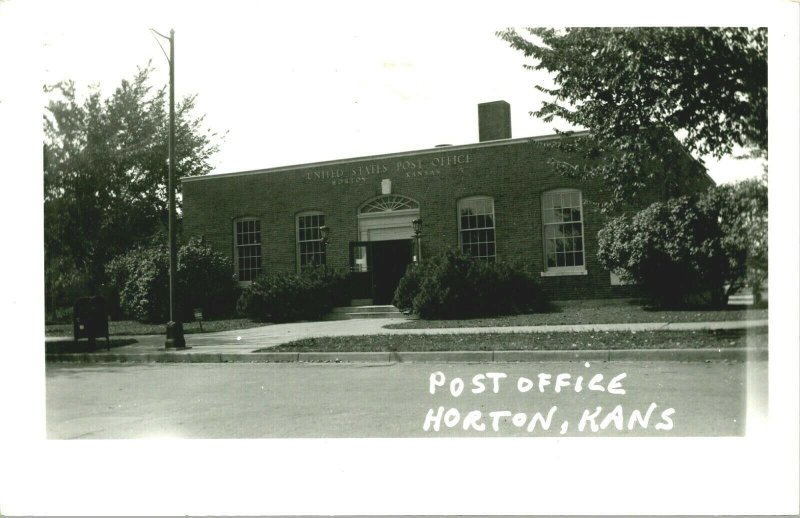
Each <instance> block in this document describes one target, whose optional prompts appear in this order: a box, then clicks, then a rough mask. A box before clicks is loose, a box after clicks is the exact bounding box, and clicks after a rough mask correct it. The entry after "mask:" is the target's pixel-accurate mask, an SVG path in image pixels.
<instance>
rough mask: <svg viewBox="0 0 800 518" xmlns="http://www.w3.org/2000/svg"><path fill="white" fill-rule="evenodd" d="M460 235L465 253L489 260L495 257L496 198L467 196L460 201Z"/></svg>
mask: <svg viewBox="0 0 800 518" xmlns="http://www.w3.org/2000/svg"><path fill="white" fill-rule="evenodd" d="M458 235H459V241H460V242H461V250H462V251H463V252H464V253H465V254H469V255H471V256H473V257H479V258H481V259H485V260H487V261H494V259H495V256H496V254H495V242H494V200H493V199H492V198H487V197H474V198H465V199H463V200H460V201H459V202H458Z"/></svg>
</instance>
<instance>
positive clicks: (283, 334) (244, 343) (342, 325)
mask: <svg viewBox="0 0 800 518" xmlns="http://www.w3.org/2000/svg"><path fill="white" fill-rule="evenodd" d="M399 321H400V320H398V319H396V318H391V319H356V320H337V321H324V322H300V323H291V324H275V325H267V326H263V327H254V328H249V329H241V330H236V331H222V332H217V333H203V334H189V335H186V344H187V346H188V348H187V349H185V350H180V351H173V350H170V351H165V350H164V338H165V337H164V335H147V336H115V337H113V339H112V341H120V340H125V341H127V340H131V341H135V342H134V343H131V344H129V345H121V346H114V347H113V348H112V350H111V351H110V352H109V353H107V352H106V350H105V347H104V345H105V341H104V340H98V342H97V346H98V348H97V350H96V351H94V352H91V353H77V354H74V355H73V354H70V353H69V347H68V344H70V343H71V341H72V339H71V338H70V337H58V338H52V337H48V338H46V340H45V341H46V343H47V344H50V349H53V350H55V349H60V351H59V352H57V353H52V354H51V353H48V355H47V358H48V360H58V359H61V360H67V361H69V360H70V358H68V357H69V356H80V357H81V358H83V359H85V360H86V359H88V358H89V357H91V356H97V359H94V360H91V361H101V360H100V358H107V359H108V360H107V361H125V359H124V358H123V357H125V356H131V358H130V360H131V361H137V359H138V360H139V361H142V360H144V361H254V360H252V359H245V358H241V359H239V360H236V359H235V358H234V357H235V356H236V355H246V356H248V357H249V358H252V357H253V356H256V355H258V354H270V355H272V356H274V357H275V358H278V359H276V360H272V361H281V360H280V359H279V358H285V359H283V360H282V361H302V360H303V359H301V358H300V357H299V355H298V354H297V353H256V354H251V353H253V351H255V350H257V349H264V348H269V347H275V346H277V345H281V344H285V343H287V342H291V341H294V340H301V339H304V338H320V337H332V336H364V335H379V334H384V335H440V334H483V333H554V332H556V333H557V332H574V331H578V332H580V331H630V332H638V331H705V330H728V329H747V328H755V327H765V326H767V324H768V321H767V320H737V321H722V322H680V323H664V322H652V323H631V324H580V325H544V326H509V327H454V328H436V329H387V328H385V327H384V326H386V325H389V324H397V323H398V322H399ZM57 344H58V345H63V347H58V345H57ZM509 352H510V351H509ZM532 352H537V353H559V351H532ZM589 352H592V353H599V354H600V355H601V356H602V355H603V354H606V357H607V358H610V357H611V356H612V353H610V352H608V351H605V353H604V352H603V351H589ZM475 353H478V352H471V353H469V354H467V355H466V356H469V357H472V356H475ZM487 353H489V354H490V357H491V358H492V359H494V357H495V355H496V354H498V353H500V351H497V353H495V352H492V351H487ZM561 353H566V354H569V355H572V356H574V355H575V352H573V351H563V352H561ZM618 353H619V352H617V353H614V354H618ZM319 354H323V353H313V354H312V353H304V355H305V356H308V355H312V356H314V355H319ZM369 354H375V355H385V356H387V359H388V355H389V354H390V353H348V354H339V356H340V357H342V359H344V358H356V356H358V355H360V356H358V358H361V357H365V355H369ZM393 354H396V353H393ZM404 354H405V355H406V356H408V355H410V354H411V353H404ZM414 354H422V356H425V355H424V353H414ZM505 354H506V353H503V354H500V356H501V357H504V356H505ZM644 354H649V355H652V354H656V353H653V352H650V353H644ZM688 354H695V355H696V354H697V353H688ZM141 355H146V357H148V358H151V359H149V360H147V359H146V358H145V357H141ZM197 355H203V358H201V357H200V356H197ZM279 355H282V356H279ZM135 356H139V358H134V357H135ZM178 356H195V357H194V358H187V359H186V360H182V359H179V358H177V357H178ZM334 356H335V355H334ZM445 356H447V355H445ZM466 356H465V357H466ZM478 356H480V357H481V359H485V358H484V356H486V355H485V354H483V355H481V354H478V355H477V356H475V359H476V361H477V360H478ZM173 357H174V359H173ZM214 358H218V359H217V360H214ZM224 358H225V359H224ZM265 358H266V357H265ZM314 358H316V357H314ZM336 359H339V358H335V359H334V358H333V357H331V359H330V360H332V361H335V360H336ZM375 359H376V361H384V359H383V356H380V358H378V356H375ZM72 361H81V360H80V359H78V358H74V359H73V360H72ZM307 361H313V359H307ZM318 361H328V360H323V359H322V358H321V357H320V359H319V360H318ZM350 361H367V360H366V359H358V360H355V359H351V360H350Z"/></svg>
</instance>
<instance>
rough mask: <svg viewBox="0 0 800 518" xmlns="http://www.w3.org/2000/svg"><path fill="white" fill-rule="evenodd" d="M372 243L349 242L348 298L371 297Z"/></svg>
mask: <svg viewBox="0 0 800 518" xmlns="http://www.w3.org/2000/svg"><path fill="white" fill-rule="evenodd" d="M372 274H373V272H372V243H370V242H368V241H351V242H350V298H351V299H361V300H363V299H371V298H373V295H372V291H373V288H372Z"/></svg>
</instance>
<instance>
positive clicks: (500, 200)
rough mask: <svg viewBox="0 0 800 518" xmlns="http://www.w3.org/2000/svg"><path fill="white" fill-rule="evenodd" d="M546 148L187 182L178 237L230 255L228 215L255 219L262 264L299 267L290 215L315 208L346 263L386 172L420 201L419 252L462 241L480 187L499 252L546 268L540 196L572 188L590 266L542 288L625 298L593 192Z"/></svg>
mask: <svg viewBox="0 0 800 518" xmlns="http://www.w3.org/2000/svg"><path fill="white" fill-rule="evenodd" d="M552 156H553V151H552V150H551V149H549V148H546V147H544V146H541V145H540V144H538V143H536V142H532V141H529V140H524V139H517V140H512V141H506V142H504V143H502V144H499V145H498V144H496V143H494V144H476V145H473V146H453V147H443V148H436V149H433V150H425V151H420V152H417V153H413V154H403V155H399V154H398V155H384V156H378V157H367V158H364V159H353V160H349V161H337V162H330V163H324V164H317V165H314V164H312V165H306V166H297V167H290V168H278V169H275V170H267V171H263V172H250V173H237V174H233V175H218V176H208V177H203V178H201V179H194V180H189V181H184V182H183V213H184V221H183V225H184V237H185V238H187V239H188V238H189V237H192V236H202V237H203V238H204V239H205V240H206V242H208V243H209V244H211V245H212V246H213V247H214V248H215V249H217V250H218V251H220V252H223V253H225V254H227V255H228V256H230V257H231V258H233V221H234V220H235V219H236V218H240V217H246V216H250V217H257V218H260V219H261V229H262V267H263V269H264V270H268V271H295V270H296V269H297V259H296V238H295V218H296V215H297V214H298V213H300V212H303V211H309V210H316V211H320V212H323V213H324V214H325V218H326V219H325V223H326V225H327V226H328V227H330V229H331V232H330V238H329V243H328V247H327V262H328V265H330V266H332V267H335V268H346V267H347V266H348V261H349V243H350V241H356V240H358V221H357V213H358V208H359V206H360V205H361V204H363V203H364V202H365V201H367V200H368V199H370V198H373V197H375V196H378V195H380V194H381V180H383V179H386V178H388V179H390V180H391V182H392V193H393V194H400V195H404V196H408V197H410V198H413V199H415V200H417V201H418V202H419V203H420V217H421V218H422V219H423V221H424V229H423V238H422V248H423V250H422V256H423V258H425V257H431V256H432V255H433V254H436V253H438V252H440V251H443V250H444V249H446V248H447V247H457V246H458V218H457V208H456V207H457V201H458V200H459V199H461V198H464V197H468V196H478V195H481V196H490V197H492V198H494V201H495V233H496V246H497V257H498V260H523V261H530V262H532V263H533V264H534V265H535V267H536V268H537V269H538V270H539V271H543V270H544V267H543V264H544V257H543V249H542V247H543V244H542V240H543V238H542V216H541V194H542V193H543V192H545V191H547V190H551V189H558V188H577V189H581V191H582V193H583V210H584V216H583V217H584V243H585V244H584V246H585V252H586V269H587V274H586V275H577V276H562V277H542V279H541V281H542V284H543V286H544V289H545V290H546V291H547V292H549V294H550V296H551V297H553V298H556V299H580V298H604V297H616V296H630V294H631V290H632V288H631V287H629V286H611V285H610V278H609V272H608V271H606V270H604V269H603V268H602V267H601V266H600V264H599V263H598V261H597V239H596V235H597V232H598V231H599V230H600V229H601V228H602V225H603V218H602V216H601V214H600V213H599V211H598V209H597V207H596V205H595V204H596V203H597V202H600V201H601V200H600V199H599V197H600V194H599V190H598V189H597V188H596V186H594V185H592V184H589V183H585V182H579V181H577V180H573V179H568V178H565V177H562V176H561V175H558V174H557V173H555V172H554V171H553V170H552V169H551V167H550V166H548V163H547V162H548V159H549V158H550V157H552ZM409 237H410V236H409Z"/></svg>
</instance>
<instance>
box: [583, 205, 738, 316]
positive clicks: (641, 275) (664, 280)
mask: <svg viewBox="0 0 800 518" xmlns="http://www.w3.org/2000/svg"><path fill="white" fill-rule="evenodd" d="M722 236H723V232H722V229H721V227H720V224H719V216H718V213H717V211H715V210H713V207H712V206H711V205H710V204H708V203H705V202H698V200H696V199H693V198H690V197H687V196H683V197H680V198H676V199H673V200H669V201H667V202H657V203H654V204H652V205H650V206H649V207H648V208H646V209H644V210H642V211H640V212H638V213H636V214H635V215H633V216H632V217H628V216H621V217H618V218H615V219H612V220H611V221H609V222H608V223H607V224H606V226H605V227H604V228H603V229H602V230H601V231H600V232H599V234H598V247H599V248H598V258H599V260H600V262H601V263H602V264H603V265H604V266H605V267H606V268H608V269H609V270H612V271H617V272H620V273H622V274H623V275H624V276H625V277H627V278H629V279H630V280H633V281H634V282H636V283H637V284H639V286H640V288H641V290H642V293H643V295H645V296H646V297H647V298H648V299H650V301H651V302H652V303H654V304H656V305H658V306H663V307H675V306H681V305H684V304H687V303H689V304H694V303H711V304H720V303H721V302H723V301H724V296H723V295H724V288H723V286H724V284H725V281H726V280H727V279H728V278H729V268H728V260H727V258H726V256H725V254H724V251H723V247H722Z"/></svg>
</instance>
